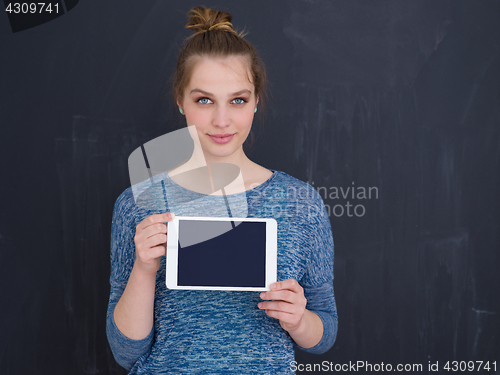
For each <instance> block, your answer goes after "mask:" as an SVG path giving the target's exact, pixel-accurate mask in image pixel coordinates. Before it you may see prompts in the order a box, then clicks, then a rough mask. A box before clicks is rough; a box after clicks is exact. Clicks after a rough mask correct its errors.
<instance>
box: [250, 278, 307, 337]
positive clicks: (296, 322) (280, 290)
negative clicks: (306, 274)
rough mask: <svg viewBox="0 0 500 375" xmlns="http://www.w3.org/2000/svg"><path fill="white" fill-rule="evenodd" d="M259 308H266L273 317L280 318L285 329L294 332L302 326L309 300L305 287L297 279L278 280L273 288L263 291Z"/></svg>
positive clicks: (267, 312)
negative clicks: (305, 294) (305, 293)
mask: <svg viewBox="0 0 500 375" xmlns="http://www.w3.org/2000/svg"><path fill="white" fill-rule="evenodd" d="M260 298H262V299H263V300H266V301H264V302H260V303H259V309H262V310H265V311H266V314H267V315H269V316H270V317H272V318H276V319H279V321H280V325H281V327H283V329H284V330H285V331H288V332H290V333H291V332H293V331H296V330H298V329H299V328H300V327H301V323H302V322H303V317H304V313H305V311H306V303H307V300H306V298H305V297H304V289H302V287H301V286H300V284H299V283H298V282H297V280H295V279H288V280H283V281H278V282H276V283H273V284H272V285H271V290H270V291H267V292H262V293H261V294H260Z"/></svg>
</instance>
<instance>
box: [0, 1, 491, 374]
mask: <svg viewBox="0 0 500 375" xmlns="http://www.w3.org/2000/svg"><path fill="white" fill-rule="evenodd" d="M72 3H73V6H74V8H73V9H71V11H69V12H68V13H67V14H65V15H63V16H61V17H58V18H56V19H54V20H52V21H50V22H47V23H44V24H41V25H39V26H37V27H33V28H29V29H26V30H23V31H19V32H15V33H14V32H13V31H12V30H11V27H10V25H9V19H8V18H7V15H5V16H0V46H1V52H0V66H1V76H0V82H1V86H0V87H1V91H0V93H1V94H0V95H1V97H0V113H1V116H0V126H1V134H2V135H1V137H0V146H1V147H0V150H1V154H0V165H1V172H2V182H1V184H0V285H1V288H2V295H1V303H0V305H1V308H0V335H1V339H0V369H1V370H0V372H1V373H2V374H97V373H99V374H123V373H125V371H123V370H122V369H121V368H120V367H119V366H118V365H117V364H116V363H115V362H114V359H113V357H112V355H111V352H110V350H109V347H108V344H107V340H106V336H105V315H106V306H107V299H108V292H109V284H108V277H109V238H110V227H111V214H112V209H113V205H114V202H115V200H116V198H117V197H118V195H119V194H120V193H121V192H122V191H123V190H124V189H126V188H127V187H128V186H129V180H128V169H127V158H128V156H129V154H130V153H131V152H132V151H133V150H134V149H136V148H137V147H138V146H139V145H140V144H141V143H144V142H147V141H148V140H151V139H153V138H155V137H157V136H160V135H162V134H165V133H167V132H168V131H169V129H171V128H172V127H175V126H179V124H180V123H179V121H180V120H181V118H180V117H179V115H178V113H177V108H176V107H174V106H172V103H173V102H172V99H171V98H170V97H169V96H168V91H167V88H166V85H165V82H166V80H167V79H168V77H169V76H170V74H171V73H172V70H173V68H174V67H175V63H176V57H177V54H178V51H179V48H180V46H181V43H182V40H183V38H184V37H186V36H188V35H190V32H188V31H187V30H184V29H183V26H184V25H185V23H186V16H185V15H186V13H187V11H188V10H189V8H190V7H191V6H194V5H198V2H192V1H153V0H142V1H140V2H137V1H124V2H120V3H117V2H112V1H93V0H81V1H80V2H79V3H78V1H76V3H78V4H76V3H75V1H73V2H72ZM75 4H76V5H75ZM206 5H208V6H220V7H222V8H224V9H226V10H230V11H231V12H232V13H233V15H234V18H233V23H234V24H235V26H236V27H237V28H239V29H241V28H246V29H247V30H249V31H250V34H249V35H248V36H247V39H248V40H250V41H251V42H253V43H254V44H255V45H256V46H257V47H258V49H259V50H260V52H261V55H262V58H263V59H264V61H265V62H266V64H267V66H268V74H269V79H270V81H271V82H272V86H271V90H272V99H271V101H270V103H269V107H268V112H267V118H266V119H265V121H263V120H262V121H257V122H256V124H255V125H256V126H258V125H260V126H261V128H262V136H261V137H260V138H259V139H258V141H257V145H256V147H255V148H254V150H252V152H251V153H250V154H249V156H250V158H252V159H253V160H254V161H256V162H257V163H259V164H261V165H263V166H265V167H267V168H273V169H277V170H281V171H284V172H286V173H288V174H290V175H292V176H294V177H297V178H299V179H301V180H303V181H307V182H309V183H310V184H312V185H314V186H315V187H318V188H320V193H321V194H322V195H323V196H324V199H325V204H326V205H327V208H328V209H330V210H331V213H330V218H331V223H332V228H333V234H334V240H335V280H334V287H335V293H336V300H337V304H338V314H339V333H338V337H337V342H336V343H335V345H334V347H333V348H332V349H331V350H330V351H329V352H328V353H326V354H324V355H322V356H314V355H306V354H305V353H299V352H298V353H297V360H298V361H299V362H301V363H313V364H314V363H316V364H319V363H321V361H323V360H327V361H332V362H334V363H338V364H345V363H349V361H367V362H369V363H371V364H381V363H382V362H384V363H385V364H388V363H389V364H392V365H393V366H395V365H396V364H422V365H423V368H424V372H422V373H426V372H427V366H428V363H429V361H430V362H431V363H435V362H436V361H439V367H440V371H439V372H438V373H447V372H446V371H444V370H443V366H444V364H445V363H446V361H452V360H457V361H476V360H477V361H494V360H497V361H498V360H500V356H499V353H500V339H499V332H500V324H499V317H500V302H499V298H498V295H499V286H500V276H499V274H500V273H499V272H498V269H499V266H500V255H499V250H500V236H499V233H500V230H499V229H500V214H499V212H500V198H499V194H498V193H499V191H500V173H499V172H500V126H499V125H500V26H499V25H500V23H499V22H498V20H499V19H500V3H499V1H474V2H472V1H400V0H392V1H379V0H377V1H361V0H356V1H347V0H343V1H327V0H316V1H305V0H303V1H299V0H291V1H247V2H234V1H227V0H226V1H218V2H217V3H210V4H209V3H207V4H206ZM69 8H70V7H69V6H68V10H69ZM349 187H350V188H353V187H355V188H356V192H359V191H360V189H362V188H365V189H368V188H370V187H373V188H376V189H372V195H371V198H369V197H368V196H367V198H366V199H362V197H358V196H355V197H354V198H353V197H352V195H350V193H349V195H348V196H347V197H345V198H344V197H342V195H341V193H340V194H339V196H337V197H336V196H335V195H334V193H335V189H338V190H339V192H340V189H341V188H342V189H343V190H344V191H345V190H346V189H347V188H349ZM326 190H327V191H328V193H329V194H331V195H330V196H325V191H326ZM375 192H377V193H378V194H377V195H376V196H375ZM347 205H352V207H350V212H349V214H350V215H351V216H349V215H348V213H347V211H346V207H347ZM355 206H358V207H357V211H356V213H357V214H358V215H356V214H355V211H354V207H355ZM341 208H342V209H343V210H344V212H343V214H342V211H341ZM498 367H500V363H497V368H498ZM361 372H363V371H361ZM499 372H500V370H497V373H499ZM304 373H305V372H304ZM307 373H312V372H307ZM323 373H324V372H323ZM365 373H369V372H367V371H365ZM407 373H411V372H407ZM433 373H436V372H433ZM476 373H477V372H476ZM483 373H494V372H493V371H492V370H491V371H490V372H483Z"/></svg>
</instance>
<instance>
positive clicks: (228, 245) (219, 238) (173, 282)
mask: <svg viewBox="0 0 500 375" xmlns="http://www.w3.org/2000/svg"><path fill="white" fill-rule="evenodd" d="M276 254H277V223H276V220H274V219H264V218H216V217H187V216H176V217H175V218H174V220H172V221H170V222H168V234H167V270H166V271H167V272H166V274H167V276H166V278H167V280H166V282H167V288H169V289H205V290H242V291H244V290H248V291H264V290H269V286H270V285H271V284H272V283H273V282H275V281H276V277H277V255H276Z"/></svg>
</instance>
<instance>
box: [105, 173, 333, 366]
mask: <svg viewBox="0 0 500 375" xmlns="http://www.w3.org/2000/svg"><path fill="white" fill-rule="evenodd" d="M272 171H273V175H272V177H271V178H269V179H268V180H267V181H266V182H264V183H263V184H261V185H259V186H257V187H256V188H254V189H251V190H248V191H246V192H243V193H239V194H233V195H228V196H227V198H228V203H229V206H230V207H231V209H232V211H233V212H232V216H234V217H241V216H239V215H238V212H237V211H238V207H240V208H241V209H242V210H244V208H246V207H248V214H247V215H245V216H246V217H264V218H274V219H276V221H277V223H278V280H285V279H289V278H294V279H296V280H297V281H299V283H300V285H301V286H302V287H303V288H304V294H305V297H306V299H307V306H306V307H307V309H309V310H311V311H313V312H315V313H316V314H318V316H319V317H320V318H321V320H322V322H323V326H324V333H323V337H322V339H321V341H320V342H319V343H318V344H317V345H316V346H315V347H313V348H308V349H304V348H300V347H299V348H300V349H301V350H304V351H306V352H310V353H317V354H321V353H324V352H326V351H327V350H328V349H330V348H331V346H332V345H333V343H334V341H335V338H336V336H337V309H336V305H335V298H334V294H333V237H332V229H331V226H330V221H329V218H328V215H327V212H326V208H325V205H324V203H323V200H322V199H321V197H320V195H319V194H318V192H317V191H316V190H315V189H314V188H313V187H312V186H310V185H308V184H306V183H304V182H302V181H300V180H298V179H296V178H294V177H291V176H290V175H288V174H286V173H284V172H280V171H275V170H272ZM141 184H142V183H141ZM141 184H138V185H134V186H133V187H130V188H128V189H127V190H125V191H124V192H123V193H122V194H121V195H120V196H119V197H118V199H117V200H116V203H115V206H114V211H113V222H112V230H111V277H110V283H111V293H110V299H109V306H108V314H107V327H106V330H107V335H108V341H109V344H110V346H111V349H112V351H113V354H114V356H115V359H116V361H117V362H118V363H119V364H120V365H122V366H123V367H125V368H126V369H129V370H130V374H218V375H220V374H273V375H276V374H292V373H294V371H293V366H292V361H294V357H295V356H294V345H295V346H297V345H296V344H295V343H294V342H293V340H292V339H291V338H290V336H289V335H288V333H287V332H286V331H285V330H283V329H282V328H281V326H280V324H279V321H278V320H277V319H274V318H270V317H268V316H267V315H266V314H265V312H264V311H262V310H260V309H259V308H258V307H257V304H258V303H259V302H261V301H262V300H261V299H260V297H259V294H260V293H259V292H239V291H238V292H236V291H202V290H170V289H167V288H166V285H165V271H166V270H165V257H162V263H161V267H160V269H159V271H158V273H157V278H156V295H155V306H154V326H153V329H152V330H151V332H150V334H149V335H148V336H147V337H146V338H145V339H143V340H132V339H130V338H128V337H126V336H124V335H123V334H122V333H121V332H120V331H119V330H118V328H117V327H116V325H115V323H114V320H113V311H114V308H115V306H116V303H117V302H118V300H119V299H120V297H121V295H122V293H123V291H124V289H125V286H126V284H127V280H128V277H129V275H130V272H131V270H132V266H133V264H134V260H135V244H134V235H135V228H136V226H137V224H139V223H140V222H141V221H142V220H143V219H144V218H145V217H146V216H149V215H151V214H156V213H162V212H174V213H175V214H176V215H179V216H180V215H182V216H212V217H222V216H225V217H227V216H228V214H227V204H226V202H225V201H224V198H223V197H222V196H203V195H202V194H198V193H195V192H193V191H190V190H186V189H184V188H182V187H181V186H179V185H177V184H176V183H175V182H173V181H172V180H171V179H170V177H169V176H168V175H167V174H166V173H164V174H159V175H156V176H154V183H153V184H152V185H151V184H150V183H148V182H145V183H144V184H142V185H141ZM148 185H150V186H149V189H148V190H144V189H146V188H147V187H148ZM141 193H142V194H141ZM139 194H140V195H139Z"/></svg>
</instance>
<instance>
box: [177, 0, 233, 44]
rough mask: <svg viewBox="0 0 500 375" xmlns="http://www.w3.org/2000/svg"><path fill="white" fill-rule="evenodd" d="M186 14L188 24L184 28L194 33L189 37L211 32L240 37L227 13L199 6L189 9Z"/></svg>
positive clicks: (230, 16)
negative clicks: (215, 31)
mask: <svg viewBox="0 0 500 375" xmlns="http://www.w3.org/2000/svg"><path fill="white" fill-rule="evenodd" d="M188 14H189V22H188V23H187V24H186V28H187V29H191V30H193V31H195V32H196V33H195V34H194V35H192V36H191V37H193V36H195V35H198V34H202V33H205V32H207V31H212V30H220V31H229V32H232V33H234V34H236V35H238V36H241V35H239V34H238V33H237V32H236V31H235V30H234V28H233V24H232V23H231V20H232V19H233V16H232V15H231V13H229V12H221V11H219V10H214V9H210V8H206V7H204V6H203V5H200V6H197V7H195V8H193V9H191V10H190V11H189V13H188Z"/></svg>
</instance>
